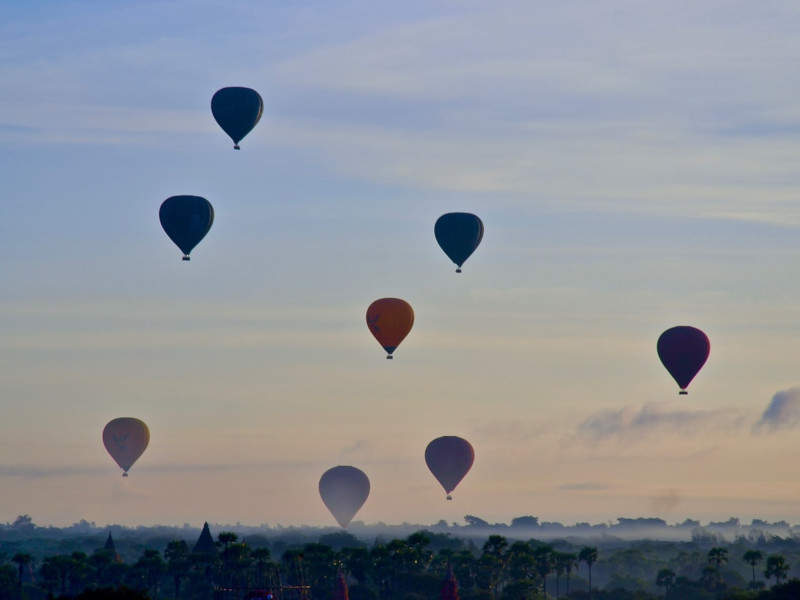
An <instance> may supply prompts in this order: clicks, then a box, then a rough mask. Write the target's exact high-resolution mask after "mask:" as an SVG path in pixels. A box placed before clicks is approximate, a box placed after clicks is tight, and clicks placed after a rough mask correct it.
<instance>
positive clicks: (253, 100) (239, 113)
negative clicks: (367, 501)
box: [211, 87, 264, 150]
mask: <svg viewBox="0 0 800 600" xmlns="http://www.w3.org/2000/svg"><path fill="white" fill-rule="evenodd" d="M263 111H264V102H263V100H261V96H259V94H258V92H257V91H255V90H251V89H250V88H245V87H226V88H222V89H221V90H218V91H217V92H216V93H215V94H214V96H213V97H212V98H211V113H212V114H213V115H214V119H215V120H216V121H217V123H218V124H219V126H220V127H222V130H223V131H224V132H225V133H227V134H228V135H229V136H230V138H231V139H232V140H233V147H234V148H236V149H237V150H238V149H239V142H240V141H241V140H242V138H244V136H246V135H247V134H248V133H250V132H251V131H252V129H253V127H255V126H256V123H258V121H259V119H261V113H262V112H263Z"/></svg>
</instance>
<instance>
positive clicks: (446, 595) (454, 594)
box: [440, 564, 458, 600]
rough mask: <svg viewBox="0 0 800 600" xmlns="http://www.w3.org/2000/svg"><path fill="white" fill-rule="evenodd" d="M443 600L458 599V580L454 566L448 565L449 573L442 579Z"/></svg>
mask: <svg viewBox="0 0 800 600" xmlns="http://www.w3.org/2000/svg"><path fill="white" fill-rule="evenodd" d="M440 598H441V600H458V581H456V575H455V573H453V567H451V566H450V565H449V564H448V565H447V573H446V574H445V576H444V579H443V580H442V593H441V596H440Z"/></svg>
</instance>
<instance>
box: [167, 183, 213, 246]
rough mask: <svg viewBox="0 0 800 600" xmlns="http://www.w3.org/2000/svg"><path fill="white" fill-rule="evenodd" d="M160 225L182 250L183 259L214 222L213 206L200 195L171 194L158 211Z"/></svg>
mask: <svg viewBox="0 0 800 600" xmlns="http://www.w3.org/2000/svg"><path fill="white" fill-rule="evenodd" d="M158 218H159V219H160V220H161V226H162V227H163V228H164V231H165V232H166V233H167V235H168V236H169V239H171V240H172V241H173V242H175V245H176V246H177V247H178V248H180V249H181V252H183V260H189V253H190V252H191V251H192V249H193V248H194V247H195V246H197V244H199V243H200V240H202V239H203V238H204V237H205V236H206V234H207V233H208V230H209V229H211V225H212V223H214V207H213V206H211V203H210V202H209V201H208V200H206V199H205V198H201V197H200V196H171V197H170V198H167V199H166V200H164V202H163V203H162V204H161V208H160V209H159V211H158Z"/></svg>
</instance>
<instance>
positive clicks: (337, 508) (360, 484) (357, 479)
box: [319, 466, 369, 528]
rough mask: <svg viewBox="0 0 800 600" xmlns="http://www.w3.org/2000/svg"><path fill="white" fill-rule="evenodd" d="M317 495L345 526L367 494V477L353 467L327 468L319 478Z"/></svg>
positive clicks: (361, 504)
mask: <svg viewBox="0 0 800 600" xmlns="http://www.w3.org/2000/svg"><path fill="white" fill-rule="evenodd" d="M319 495H320V497H321V498H322V501H323V502H324V503H325V506H327V507H328V510H329V511H331V514H332V515H333V517H334V518H335V519H336V522H337V523H339V525H341V526H342V527H344V528H346V527H347V526H348V525H349V524H350V521H352V520H353V517H354V516H355V515H356V513H357V512H358V511H359V509H360V508H361V507H362V506H364V502H366V501H367V496H369V479H368V478H367V476H366V474H365V473H364V471H362V470H361V469H356V468H355V467H348V466H338V467H333V468H332V469H328V470H327V471H325V473H323V474H322V477H320V480H319Z"/></svg>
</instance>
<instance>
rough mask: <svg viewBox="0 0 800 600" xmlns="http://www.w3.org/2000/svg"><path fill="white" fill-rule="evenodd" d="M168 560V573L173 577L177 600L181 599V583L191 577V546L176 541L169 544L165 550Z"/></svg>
mask: <svg viewBox="0 0 800 600" xmlns="http://www.w3.org/2000/svg"><path fill="white" fill-rule="evenodd" d="M164 558H166V559H167V567H166V570H167V573H169V574H170V575H171V576H172V584H173V586H174V587H175V600H178V599H179V598H180V597H181V581H182V580H183V579H186V578H187V577H189V573H190V569H191V565H192V563H191V561H190V560H189V544H187V543H186V541H185V540H174V541H172V542H169V543H168V544H167V548H166V550H164Z"/></svg>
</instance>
